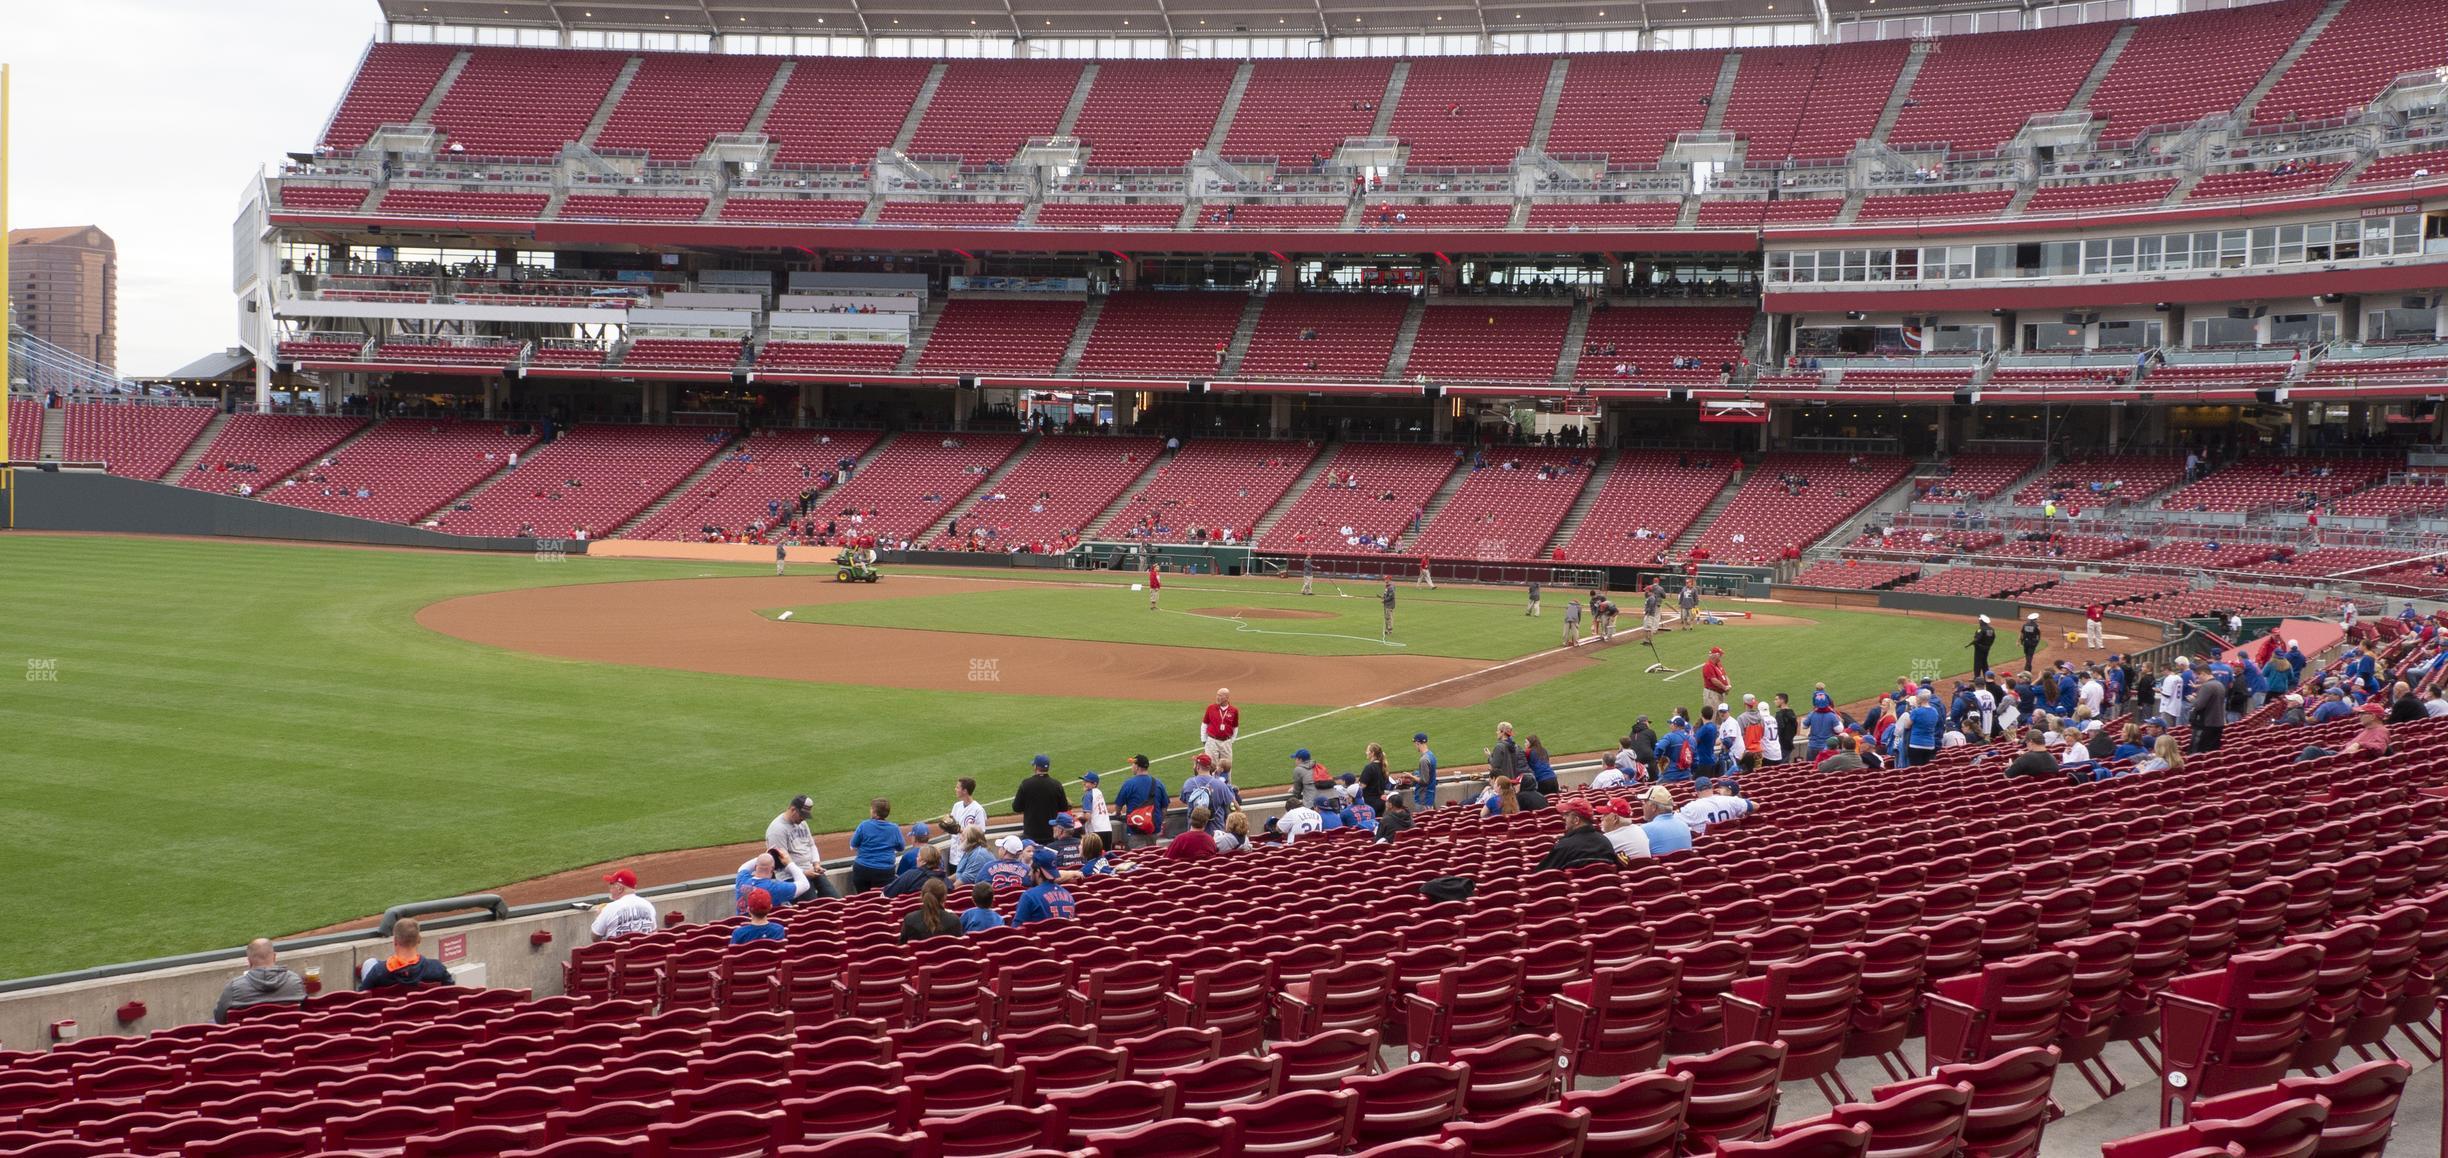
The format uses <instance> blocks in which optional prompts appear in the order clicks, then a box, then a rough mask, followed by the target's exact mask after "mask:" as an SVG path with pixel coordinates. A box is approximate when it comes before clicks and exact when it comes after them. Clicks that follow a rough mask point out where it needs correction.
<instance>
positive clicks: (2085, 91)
mask: <svg viewBox="0 0 2448 1158" xmlns="http://www.w3.org/2000/svg"><path fill="white" fill-rule="evenodd" d="M2133 38H2134V26H2133V25H2131V24H2127V25H2123V26H2120V27H2119V28H2118V29H2117V30H2116V35H2114V36H2111V37H2109V38H2108V48H2107V50H2106V51H2104V52H2101V53H2100V58H2099V59H2098V60H2097V61H2095V62H2093V63H2092V65H2091V72H2090V73H2089V74H2088V75H2086V76H2084V77H2083V82H2082V87H2080V88H2077V89H2075V90H2074V96H2073V97H2072V98H2071V99H2069V100H2067V101H2066V108H2067V109H2069V110H2071V109H2084V108H2089V107H2091V94H2092V93H2095V92H2098V91H2099V86H2100V82H2101V81H2104V80H2107V79H2108V70H2109V69H2112V68H2115V67H2116V62H2117V58H2118V57H2120V56H2123V55H2125V46H2126V45H2128V44H2131V43H2133Z"/></svg>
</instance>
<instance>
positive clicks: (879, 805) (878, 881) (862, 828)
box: [850, 796, 903, 896]
mask: <svg viewBox="0 0 2448 1158" xmlns="http://www.w3.org/2000/svg"><path fill="white" fill-rule="evenodd" d="M891 815H892V801H890V800H886V799H884V798H883V797H881V796H878V797H876V798H875V799H873V800H870V801H868V802H867V819H865V820H862V821H860V822H859V826H858V827H857V828H854V829H851V830H850V851H851V853H852V854H853V856H852V858H851V861H850V892H851V895H853V896H855V895H857V894H859V893H863V892H866V891H867V890H869V889H880V888H883V887H884V886H886V885H889V884H891V883H892V882H893V877H894V876H895V875H896V874H895V873H894V871H893V870H894V865H895V863H896V862H898V861H899V860H900V858H901V848H902V844H903V841H902V840H901V826H900V825H898V824H894V823H893V822H892V821H890V820H888V819H886V818H887V817H889V816H891Z"/></svg>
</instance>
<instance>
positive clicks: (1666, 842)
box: [1641, 784, 1692, 856]
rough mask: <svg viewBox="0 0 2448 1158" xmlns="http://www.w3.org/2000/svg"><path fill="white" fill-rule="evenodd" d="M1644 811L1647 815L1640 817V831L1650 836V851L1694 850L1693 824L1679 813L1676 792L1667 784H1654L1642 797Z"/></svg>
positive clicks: (1652, 853) (1662, 853)
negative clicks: (1642, 818)
mask: <svg viewBox="0 0 2448 1158" xmlns="http://www.w3.org/2000/svg"><path fill="white" fill-rule="evenodd" d="M1641 813H1642V815H1643V816H1644V817H1645V818H1646V819H1644V820H1642V821H1641V835H1642V836H1645V837H1648V838H1649V855H1651V856H1664V855H1666V854H1667V853H1670V852H1689V851H1691V846H1692V830H1691V825H1689V824H1686V823H1684V821H1683V818H1682V817H1681V816H1679V815H1676V813H1675V803H1674V795H1673V794H1672V793H1670V792H1668V791H1666V787H1665V786H1664V785H1662V784H1661V785H1659V786H1657V787H1654V788H1651V789H1650V790H1649V795H1647V796H1644V797H1642V798H1641Z"/></svg>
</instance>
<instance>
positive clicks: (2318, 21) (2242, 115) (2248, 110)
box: [2235, 0, 2346, 125]
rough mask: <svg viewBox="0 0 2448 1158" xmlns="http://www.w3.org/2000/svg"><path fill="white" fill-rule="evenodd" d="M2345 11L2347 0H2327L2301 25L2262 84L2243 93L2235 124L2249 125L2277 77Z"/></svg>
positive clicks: (2273, 86) (2271, 66)
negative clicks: (2298, 32) (2255, 110)
mask: <svg viewBox="0 0 2448 1158" xmlns="http://www.w3.org/2000/svg"><path fill="white" fill-rule="evenodd" d="M2345 10H2346V0H2329V3H2328V6H2326V7H2324V8H2322V9H2321V10H2320V14H2319V15H2316V16H2314V17H2313V18H2312V22H2311V23H2310V24H2306V25H2304V30H2303V34H2302V35H2300V36H2297V37H2296V38H2295V43H2293V44H2290V45H2288V46H2287V50H2286V51H2285V52H2283V53H2280V54H2279V56H2278V59H2277V60H2276V61H2275V62H2273V63H2272V64H2271V65H2270V67H2269V71H2268V72H2266V73H2263V74H2262V75H2261V83H2259V84H2256V85H2254V86H2253V89H2252V91H2251V92H2248V93H2245V94H2244V99H2243V101H2242V102H2241V103H2239V104H2237V105H2236V110H2235V119H2236V124H2238V125H2250V124H2252V116H2253V108H2254V106H2256V105H2259V104H2260V103H2261V98H2262V97H2265V96H2268V95H2269V91H2270V90H2271V89H2273V88H2276V87H2278V78H2279V77H2282V76H2285V75H2286V70H2287V69H2289V68H2292V67H2294V66H2295V62H2296V61H2298V60H2301V59H2303V54H2304V53H2306V52H2308V51H2310V50H2311V48H2312V42H2313V41H2315V40H2318V39H2320V34H2321V33H2322V32H2324V31H2326V30H2327V29H2328V27H2329V22H2330V21H2332V20H2335V19H2337V14H2338V13H2340V12H2343V11H2345Z"/></svg>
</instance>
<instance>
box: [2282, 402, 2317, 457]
mask: <svg viewBox="0 0 2448 1158" xmlns="http://www.w3.org/2000/svg"><path fill="white" fill-rule="evenodd" d="M2287 406H2288V409H2290V410H2292V411H2293V413H2292V414H2290V415H2288V416H2287V429H2288V430H2289V431H2290V432H2292V433H2293V435H2294V436H2295V449H2296V450H2299V451H2300V450H2302V449H2303V448H2305V447H2307V446H2310V445H2312V404H2311V403H2309V402H2290V403H2288V404H2287Z"/></svg>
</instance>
